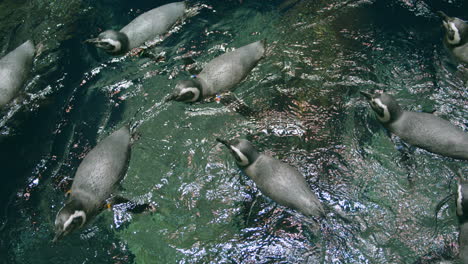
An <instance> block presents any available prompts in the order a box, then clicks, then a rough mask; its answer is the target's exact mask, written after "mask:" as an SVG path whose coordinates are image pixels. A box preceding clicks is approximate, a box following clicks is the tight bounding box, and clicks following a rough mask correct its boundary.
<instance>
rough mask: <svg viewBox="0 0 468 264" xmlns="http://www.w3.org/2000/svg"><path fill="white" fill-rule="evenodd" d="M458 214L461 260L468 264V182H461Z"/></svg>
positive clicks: (459, 185)
mask: <svg viewBox="0 0 468 264" xmlns="http://www.w3.org/2000/svg"><path fill="white" fill-rule="evenodd" d="M457 215H458V220H459V224H460V233H459V235H458V243H459V245H460V250H459V251H460V260H461V261H462V263H464V264H468V183H467V182H459V183H458V192H457Z"/></svg>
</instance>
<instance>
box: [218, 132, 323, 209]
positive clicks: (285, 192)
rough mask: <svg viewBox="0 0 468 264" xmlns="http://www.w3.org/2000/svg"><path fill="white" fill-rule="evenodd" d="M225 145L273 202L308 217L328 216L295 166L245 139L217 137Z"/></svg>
mask: <svg viewBox="0 0 468 264" xmlns="http://www.w3.org/2000/svg"><path fill="white" fill-rule="evenodd" d="M216 140H217V141H218V142H220V143H222V144H224V145H225V146H226V147H227V148H228V149H229V150H230V151H231V154H232V155H233V156H234V158H235V159H236V163H237V164H238V165H239V166H240V167H241V168H242V169H243V170H244V172H245V173H246V174H247V176H249V177H250V178H251V179H252V180H253V181H254V182H255V184H256V185H257V187H258V188H259V189H260V190H261V191H262V193H263V194H265V195H266V196H268V197H270V198H271V199H272V200H273V201H275V202H277V203H279V204H281V205H284V206H287V207H289V208H292V209H295V210H298V211H300V212H302V213H303V214H305V215H307V216H314V217H323V216H324V215H325V213H324V210H323V207H322V205H321V204H320V201H319V200H318V198H317V196H316V195H315V194H314V193H313V192H312V191H311V190H310V188H309V185H308V184H307V182H306V180H305V179H304V177H303V176H302V175H301V173H300V172H299V171H298V170H297V169H295V168H293V167H292V166H290V165H288V164H286V163H284V162H282V161H280V160H277V159H274V158H272V157H270V156H267V155H265V154H261V153H259V152H258V151H257V150H256V149H255V148H254V146H253V145H252V144H251V143H250V142H249V141H247V140H245V139H236V140H234V141H232V142H228V141H226V140H222V139H219V138H218V139H216Z"/></svg>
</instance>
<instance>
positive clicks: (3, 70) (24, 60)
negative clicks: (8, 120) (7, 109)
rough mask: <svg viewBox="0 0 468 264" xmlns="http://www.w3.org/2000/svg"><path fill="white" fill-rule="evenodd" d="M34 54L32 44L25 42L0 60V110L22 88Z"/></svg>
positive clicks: (29, 41)
mask: <svg viewBox="0 0 468 264" xmlns="http://www.w3.org/2000/svg"><path fill="white" fill-rule="evenodd" d="M35 52H36V51H35V47H34V44H33V42H32V41H31V40H27V41H26V42H24V43H23V44H21V45H20V46H18V47H17V48H16V49H14V50H13V51H11V52H10V53H8V54H7V55H5V56H4V57H3V58H1V59H0V80H1V81H0V108H2V107H3V106H5V105H6V104H8V103H9V102H10V101H11V100H12V99H13V98H14V97H15V96H16V94H17V93H18V91H19V89H20V88H21V87H22V86H23V84H24V81H25V80H26V78H27V77H28V74H29V72H30V71H31V67H32V62H33V59H34V54H35Z"/></svg>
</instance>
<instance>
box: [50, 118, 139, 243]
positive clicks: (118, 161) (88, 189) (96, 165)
mask: <svg viewBox="0 0 468 264" xmlns="http://www.w3.org/2000/svg"><path fill="white" fill-rule="evenodd" d="M130 147H131V134H130V130H129V128H128V127H127V126H124V127H122V128H120V129H119V130H117V131H115V132H114V133H112V134H111V135H109V136H107V137H106V138H104V139H103V140H102V141H101V142H99V144H97V146H96V147H94V148H93V149H92V150H91V151H90V152H89V153H88V154H87V155H86V157H85V158H84V159H83V161H82V162H81V164H80V166H79V167H78V170H77V171H76V174H75V177H74V178H73V184H72V187H71V191H70V193H69V196H68V199H67V201H66V203H65V206H63V207H62V209H60V211H59V212H58V213H57V216H56V218H55V237H54V240H53V241H57V240H58V239H61V238H62V237H64V236H66V235H68V234H69V233H70V232H72V231H73V230H75V229H78V228H81V227H83V226H84V225H85V224H86V223H88V222H89V221H90V220H91V219H92V218H93V217H94V216H96V215H97V214H98V213H99V212H101V211H102V210H103V209H104V206H105V204H106V200H107V199H108V198H110V197H111V195H112V194H113V192H114V191H115V189H116V187H117V185H118V183H119V182H120V180H121V179H122V178H123V176H124V175H125V173H126V171H127V165H128V162H129V159H130Z"/></svg>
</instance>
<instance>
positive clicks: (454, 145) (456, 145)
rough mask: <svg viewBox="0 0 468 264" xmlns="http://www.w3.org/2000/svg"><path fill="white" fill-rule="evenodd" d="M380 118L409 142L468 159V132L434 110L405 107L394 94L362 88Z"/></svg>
mask: <svg viewBox="0 0 468 264" xmlns="http://www.w3.org/2000/svg"><path fill="white" fill-rule="evenodd" d="M361 94H362V95H364V96H365V97H366V98H367V99H368V101H369V104H370V106H371V108H372V109H373V110H374V111H375V112H376V114H377V119H378V120H379V121H380V122H381V123H382V124H383V125H384V126H385V127H386V128H387V129H388V130H390V132H392V133H393V134H395V135H397V136H399V137H400V138H401V139H403V140H404V141H406V142H407V143H409V144H411V145H414V146H416V147H420V148H423V149H425V150H428V151H430V152H433V153H436V154H440V155H443V156H447V157H452V158H455V159H462V160H468V134H467V133H465V132H464V131H463V130H461V129H460V128H458V127H456V126H455V125H453V124H452V123H450V122H449V121H447V120H444V119H442V118H439V117H437V116H435V115H433V114H429V113H422V112H410V111H404V110H403V109H401V107H400V105H398V103H397V101H396V100H395V99H394V98H393V96H391V95H389V94H387V93H382V94H376V95H370V94H368V93H365V92H361Z"/></svg>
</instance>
